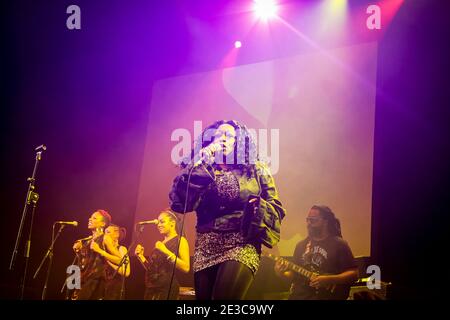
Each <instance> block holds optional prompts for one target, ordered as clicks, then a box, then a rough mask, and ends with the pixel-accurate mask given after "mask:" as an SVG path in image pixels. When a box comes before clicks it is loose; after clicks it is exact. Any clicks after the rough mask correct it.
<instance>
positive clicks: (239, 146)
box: [181, 120, 260, 175]
mask: <svg viewBox="0 0 450 320" xmlns="http://www.w3.org/2000/svg"><path fill="white" fill-rule="evenodd" d="M223 124H229V125H231V126H232V127H233V128H234V129H235V130H236V140H235V142H234V151H233V163H232V164H230V165H231V166H234V167H236V168H239V169H240V170H241V172H242V173H246V174H249V175H250V174H251V172H252V170H254V168H255V163H256V162H257V161H260V158H259V155H258V151H257V147H256V142H255V139H254V137H253V135H252V134H251V132H250V130H249V129H248V128H247V126H245V125H244V124H241V123H240V122H238V121H236V120H218V121H216V122H214V123H213V124H211V125H209V126H208V127H207V128H205V129H204V130H203V132H202V133H201V135H200V136H199V137H197V139H196V140H195V141H194V148H193V149H192V151H191V157H190V159H188V158H185V159H183V161H182V164H181V165H182V166H183V167H186V166H187V165H188V164H190V163H192V162H193V161H194V160H195V159H196V157H195V156H196V155H197V156H198V152H199V151H200V150H201V149H203V148H205V147H207V146H208V145H210V144H211V143H212V140H213V139H212V137H211V136H208V135H209V134H210V133H212V132H214V131H215V130H216V129H217V128H219V127H220V126H221V125H223Z"/></svg>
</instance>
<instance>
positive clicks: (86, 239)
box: [76, 236, 93, 242]
mask: <svg viewBox="0 0 450 320" xmlns="http://www.w3.org/2000/svg"><path fill="white" fill-rule="evenodd" d="M92 238H93V236H89V237H86V238H82V239H78V240H77V241H89V240H91V239H92ZM77 241H76V242H77Z"/></svg>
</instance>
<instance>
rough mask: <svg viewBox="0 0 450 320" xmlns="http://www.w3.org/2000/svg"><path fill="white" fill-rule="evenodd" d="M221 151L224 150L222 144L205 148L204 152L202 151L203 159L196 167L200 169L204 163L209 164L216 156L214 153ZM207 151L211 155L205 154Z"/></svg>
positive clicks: (212, 144) (201, 158) (213, 144)
mask: <svg viewBox="0 0 450 320" xmlns="http://www.w3.org/2000/svg"><path fill="white" fill-rule="evenodd" d="M221 149H222V144H220V143H211V144H210V145H208V146H207V147H205V148H203V149H202V150H200V153H201V157H200V159H199V160H198V161H197V162H196V163H194V167H198V166H199V165H201V164H202V163H203V162H207V161H208V160H209V159H210V158H211V157H212V156H213V155H214V153H216V152H217V151H219V150H221ZM205 151H209V153H208V152H205Z"/></svg>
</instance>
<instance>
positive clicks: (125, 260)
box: [112, 225, 144, 300]
mask: <svg viewBox="0 0 450 320" xmlns="http://www.w3.org/2000/svg"><path fill="white" fill-rule="evenodd" d="M143 230H144V225H139V226H138V228H137V235H136V237H135V238H134V239H133V241H132V242H131V244H130V246H129V247H128V249H127V253H126V254H125V255H124V256H123V257H122V259H121V260H120V263H119V264H118V265H117V269H116V270H115V271H114V274H113V276H112V279H114V278H115V276H116V275H117V273H118V272H119V270H120V268H121V267H122V265H124V266H125V267H124V274H123V275H122V286H121V288H120V300H124V298H125V278H126V274H127V268H128V265H129V261H130V251H129V250H130V249H131V248H132V247H133V246H134V245H135V243H136V241H137V240H138V239H139V235H140V234H141V233H142V231H143Z"/></svg>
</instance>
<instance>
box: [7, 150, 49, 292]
mask: <svg viewBox="0 0 450 320" xmlns="http://www.w3.org/2000/svg"><path fill="white" fill-rule="evenodd" d="M46 149H47V148H46V147H45V146H44V145H40V146H39V147H37V148H36V149H35V151H37V152H36V161H35V163H34V168H33V174H32V175H31V178H28V179H27V181H28V182H29V184H28V191H27V195H26V197H25V204H24V207H23V210H22V218H21V220H20V225H19V229H18V231H17V236H16V243H15V245H14V250H13V252H12V255H11V260H10V262H9V270H11V271H12V270H13V269H14V264H15V261H16V258H17V252H18V250H19V244H20V239H21V238H22V232H23V227H24V224H25V220H26V216H27V212H28V210H29V206H30V205H31V204H32V210H31V222H30V228H29V231H28V239H27V242H26V245H25V252H24V257H25V267H24V270H23V277H22V279H21V284H20V300H23V297H24V293H25V282H26V278H27V271H28V263H29V260H30V250H31V234H32V231H33V220H34V213H35V210H36V206H37V202H38V200H39V194H38V193H37V192H35V190H36V186H35V183H36V173H37V168H38V165H39V161H41V159H42V152H43V151H45V150H46Z"/></svg>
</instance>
